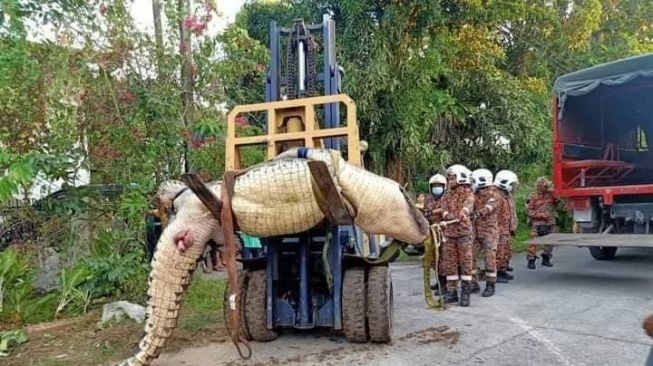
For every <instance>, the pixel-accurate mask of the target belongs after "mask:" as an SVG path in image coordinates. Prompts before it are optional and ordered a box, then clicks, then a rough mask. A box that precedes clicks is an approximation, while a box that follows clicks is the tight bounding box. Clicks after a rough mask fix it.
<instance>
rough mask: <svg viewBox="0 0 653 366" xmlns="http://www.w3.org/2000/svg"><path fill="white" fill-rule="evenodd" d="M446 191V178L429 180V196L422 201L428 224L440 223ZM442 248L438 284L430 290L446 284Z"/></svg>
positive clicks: (439, 259)
mask: <svg viewBox="0 0 653 366" xmlns="http://www.w3.org/2000/svg"><path fill="white" fill-rule="evenodd" d="M446 189H447V178H445V177H444V175H442V174H435V175H433V176H432V177H431V178H430V179H429V194H428V196H427V197H426V199H425V201H424V216H425V217H426V219H427V220H429V224H434V223H437V222H440V221H442V196H443V195H444V192H445V191H446ZM443 258H444V255H443V246H442V245H441V246H440V248H439V249H438V281H439V286H438V284H437V283H436V284H433V285H431V289H432V290H436V295H439V291H438V289H444V288H445V287H446V284H447V277H446V273H445V268H444V262H443Z"/></svg>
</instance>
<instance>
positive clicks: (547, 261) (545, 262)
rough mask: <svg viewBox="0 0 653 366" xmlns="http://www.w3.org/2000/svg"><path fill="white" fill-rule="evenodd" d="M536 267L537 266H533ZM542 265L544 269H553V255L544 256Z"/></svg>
mask: <svg viewBox="0 0 653 366" xmlns="http://www.w3.org/2000/svg"><path fill="white" fill-rule="evenodd" d="M533 265H535V264H533ZM542 265H543V266H544V267H553V263H551V255H550V254H542Z"/></svg>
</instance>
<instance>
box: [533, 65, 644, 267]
mask: <svg viewBox="0 0 653 366" xmlns="http://www.w3.org/2000/svg"><path fill="white" fill-rule="evenodd" d="M652 138H653V54H646V55H641V56H635V57H630V58H625V59H622V60H618V61H614V62H609V63H605V64H600V65H596V66H593V67H590V68H587V69H582V70H578V71H575V72H572V73H568V74H565V75H562V76H560V77H558V78H557V79H556V81H555V83H554V102H553V186H554V194H555V196H556V197H558V198H562V199H564V200H565V201H566V207H567V209H568V210H569V211H570V212H571V214H572V216H573V222H574V225H573V233H572V234H551V235H548V236H546V237H541V238H537V239H536V240H534V242H537V243H538V244H552V245H574V246H582V247H585V246H586V247H589V250H590V253H591V255H592V256H593V257H594V258H595V259H597V260H610V259H613V258H615V255H616V252H617V249H618V248H619V247H653V235H651V234H653V225H651V222H652V221H653V140H651V139H652Z"/></svg>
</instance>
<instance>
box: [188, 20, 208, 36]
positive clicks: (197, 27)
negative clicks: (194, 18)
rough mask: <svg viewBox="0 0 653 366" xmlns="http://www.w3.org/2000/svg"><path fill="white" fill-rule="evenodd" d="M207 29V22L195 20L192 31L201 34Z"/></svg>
mask: <svg viewBox="0 0 653 366" xmlns="http://www.w3.org/2000/svg"><path fill="white" fill-rule="evenodd" d="M205 30H206V23H205V22H195V24H194V25H193V27H192V28H191V31H192V32H193V33H195V34H196V35H200V34H202V33H204V31H205Z"/></svg>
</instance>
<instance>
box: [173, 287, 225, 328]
mask: <svg viewBox="0 0 653 366" xmlns="http://www.w3.org/2000/svg"><path fill="white" fill-rule="evenodd" d="M225 285H226V283H225V281H224V280H214V279H209V278H204V277H202V276H196V277H195V278H194V279H193V282H192V283H191V285H190V287H189V289H188V293H187V294H186V301H185V302H184V305H183V309H182V312H183V314H184V316H183V317H182V318H181V319H180V321H179V327H180V328H181V329H187V330H193V331H198V330H202V329H210V327H211V324H215V322H220V321H222V320H223V319H222V295H223V292H224V288H225Z"/></svg>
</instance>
